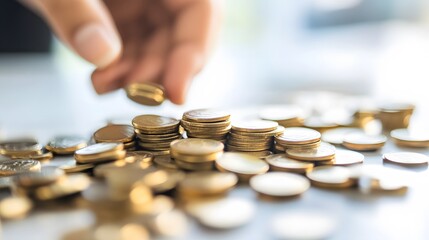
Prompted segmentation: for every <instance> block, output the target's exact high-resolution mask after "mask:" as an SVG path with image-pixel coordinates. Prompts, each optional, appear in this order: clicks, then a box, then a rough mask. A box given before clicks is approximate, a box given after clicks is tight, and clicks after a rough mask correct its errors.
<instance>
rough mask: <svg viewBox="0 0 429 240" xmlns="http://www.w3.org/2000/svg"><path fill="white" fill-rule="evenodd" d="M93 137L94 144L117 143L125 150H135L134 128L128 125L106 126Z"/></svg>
mask: <svg viewBox="0 0 429 240" xmlns="http://www.w3.org/2000/svg"><path fill="white" fill-rule="evenodd" d="M93 137H94V140H95V142H96V143H109V142H118V143H122V144H124V148H125V150H129V151H132V150H135V149H136V144H135V141H134V138H135V133H134V128H133V126H130V125H119V124H114V125H107V126H105V127H102V128H100V129H98V130H97V131H96V132H95V133H94V136H93Z"/></svg>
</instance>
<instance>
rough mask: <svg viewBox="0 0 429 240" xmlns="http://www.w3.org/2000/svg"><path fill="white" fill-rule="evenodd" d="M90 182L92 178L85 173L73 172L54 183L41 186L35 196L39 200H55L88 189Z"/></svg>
mask: <svg viewBox="0 0 429 240" xmlns="http://www.w3.org/2000/svg"><path fill="white" fill-rule="evenodd" d="M89 184H90V179H89V177H88V176H86V175H85V174H73V175H68V176H67V177H63V178H61V179H60V180H59V181H57V182H55V183H54V184H51V185H48V186H43V187H39V188H37V189H36V190H35V197H36V198H37V199H39V200H53V199H57V198H61V197H65V196H69V195H72V194H75V193H79V192H81V191H83V190H84V189H86V188H87V187H88V186H89Z"/></svg>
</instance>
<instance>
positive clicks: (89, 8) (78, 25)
mask: <svg viewBox="0 0 429 240" xmlns="http://www.w3.org/2000/svg"><path fill="white" fill-rule="evenodd" d="M27 3H28V4H29V5H30V6H31V7H33V8H34V9H36V11H38V12H39V13H40V14H41V15H42V16H43V17H44V18H45V19H46V20H47V21H48V23H49V24H50V25H51V27H52V28H53V30H54V31H55V33H56V34H57V35H58V37H59V38H60V39H61V40H62V41H64V42H65V43H66V44H67V45H68V46H70V47H71V48H72V49H73V50H74V51H75V52H76V53H77V54H79V55H80V56H81V57H83V58H84V59H86V60H88V61H89V62H91V63H93V64H95V65H96V66H98V67H105V66H107V65H109V64H110V63H112V62H114V61H115V59H117V58H118V57H119V56H120V54H121V48H122V46H121V45H122V44H121V40H120V38H119V35H118V33H117V30H116V28H115V26H114V24H113V21H112V19H111V16H110V15H109V13H108V11H107V9H106V7H105V5H104V4H103V3H102V2H100V1H99V0H72V1H70V0H28V1H27Z"/></svg>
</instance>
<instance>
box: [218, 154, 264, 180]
mask: <svg viewBox="0 0 429 240" xmlns="http://www.w3.org/2000/svg"><path fill="white" fill-rule="evenodd" d="M216 168H217V169H219V170H220V171H227V172H232V173H236V174H238V177H239V178H240V179H241V180H247V179H248V178H249V177H251V176H254V175H258V174H263V173H266V172H267V171H268V169H269V166H268V164H267V163H266V162H265V161H263V160H261V159H259V158H258V157H255V156H252V155H249V154H243V153H232V152H226V153H224V154H223V155H222V157H220V158H218V159H216Z"/></svg>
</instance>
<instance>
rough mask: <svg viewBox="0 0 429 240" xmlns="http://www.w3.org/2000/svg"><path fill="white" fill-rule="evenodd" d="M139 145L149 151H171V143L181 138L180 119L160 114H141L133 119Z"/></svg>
mask: <svg viewBox="0 0 429 240" xmlns="http://www.w3.org/2000/svg"><path fill="white" fill-rule="evenodd" d="M132 123H133V126H134V128H135V132H136V135H137V139H138V141H137V142H138V145H139V146H140V147H141V148H142V149H143V150H147V151H169V150H170V143H171V142H172V141H174V140H176V139H179V138H181V135H180V133H179V124H180V121H179V120H177V119H174V118H170V117H163V116H158V115H151V114H147V115H140V116H137V117H135V118H134V119H133V121H132Z"/></svg>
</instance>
